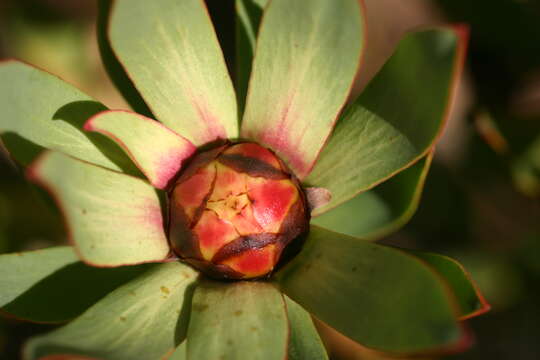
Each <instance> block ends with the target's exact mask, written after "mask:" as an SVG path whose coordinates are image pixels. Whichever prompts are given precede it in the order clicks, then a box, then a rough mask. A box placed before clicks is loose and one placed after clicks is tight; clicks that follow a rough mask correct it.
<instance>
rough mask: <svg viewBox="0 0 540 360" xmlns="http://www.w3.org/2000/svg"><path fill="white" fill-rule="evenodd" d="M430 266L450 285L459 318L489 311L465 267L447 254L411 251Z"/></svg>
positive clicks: (463, 318)
mask: <svg viewBox="0 0 540 360" xmlns="http://www.w3.org/2000/svg"><path fill="white" fill-rule="evenodd" d="M411 253H412V254H413V255H414V256H416V257H418V258H420V259H422V260H424V261H425V262H427V263H428V264H429V265H430V266H432V267H433V268H434V269H435V270H436V271H437V272H438V273H439V275H441V276H442V277H443V278H444V279H445V280H446V281H447V283H448V285H450V288H451V290H452V292H453V293H454V295H455V296H456V298H457V300H458V304H459V308H460V310H461V312H460V316H461V318H460V320H465V319H469V318H472V317H475V316H478V315H481V314H484V313H485V312H487V311H489V309H490V306H489V304H488V303H487V302H486V300H485V299H484V296H482V293H481V292H480V289H479V288H478V286H477V285H476V283H475V282H474V280H473V279H472V278H471V276H470V275H469V273H468V272H467V271H466V270H465V268H464V267H463V266H462V265H461V264H460V263H458V262H457V261H456V260H454V259H451V258H449V257H447V256H443V255H438V254H431V253H422V252H418V251H413V252H411Z"/></svg>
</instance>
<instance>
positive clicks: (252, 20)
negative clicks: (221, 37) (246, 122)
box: [235, 0, 268, 113]
mask: <svg viewBox="0 0 540 360" xmlns="http://www.w3.org/2000/svg"><path fill="white" fill-rule="evenodd" d="M267 3H268V0H236V2H235V4H236V74H235V75H236V79H235V80H236V81H235V88H236V101H237V102H238V108H239V112H240V113H243V110H244V105H245V101H246V96H247V89H248V83H249V75H250V74H251V63H252V62H253V56H254V54H255V45H256V43H257V32H258V30H259V24H260V23H261V18H262V15H263V10H264V8H265V6H266V4H267Z"/></svg>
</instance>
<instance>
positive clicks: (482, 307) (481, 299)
mask: <svg viewBox="0 0 540 360" xmlns="http://www.w3.org/2000/svg"><path fill="white" fill-rule="evenodd" d="M435 255H437V256H441V257H444V258H446V259H447V260H449V261H451V262H452V263H454V264H456V265H457V266H458V268H459V269H460V270H461V271H462V272H463V274H465V277H466V278H467V280H468V281H469V283H470V284H471V286H472V287H473V289H474V292H475V294H476V296H477V297H478V301H479V302H480V307H479V308H478V309H477V310H475V311H473V312H471V313H468V314H465V315H462V316H460V317H459V320H460V321H465V320H468V319H472V318H475V317H477V316H480V315H483V314H485V313H487V312H489V311H490V310H491V305H490V304H489V303H488V302H487V300H486V298H485V297H484V295H483V294H482V291H481V290H480V288H479V287H478V284H477V283H476V281H474V279H473V278H472V276H471V274H470V273H469V272H468V271H467V269H465V267H464V266H463V265H462V264H461V263H460V262H459V261H457V260H455V259H453V258H451V257H449V256H446V255H441V254H435ZM420 260H422V259H420ZM422 261H424V260H422ZM425 263H426V265H428V266H430V267H431V265H429V264H428V263H427V262H425ZM433 270H434V271H437V270H435V268H433Z"/></svg>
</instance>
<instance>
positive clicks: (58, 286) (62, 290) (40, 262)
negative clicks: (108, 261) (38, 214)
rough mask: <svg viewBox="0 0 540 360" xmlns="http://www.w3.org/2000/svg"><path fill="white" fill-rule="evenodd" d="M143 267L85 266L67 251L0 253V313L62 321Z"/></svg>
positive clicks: (74, 315)
mask: <svg viewBox="0 0 540 360" xmlns="http://www.w3.org/2000/svg"><path fill="white" fill-rule="evenodd" d="M147 268H148V267H147V266H142V265H141V266H131V267H122V268H117V269H103V268H96V267H91V266H87V265H85V264H83V263H81V262H78V258H77V256H76V255H75V252H74V251H73V249H72V248H71V247H57V248H50V249H46V250H37V251H31V252H24V253H15V254H4V255H0V287H1V288H2V289H4V291H3V293H2V294H0V306H1V307H2V308H1V311H3V312H6V313H8V314H10V315H12V316H15V317H16V318H19V319H24V320H29V321H37V322H62V321H67V320H70V319H72V318H74V317H76V316H78V315H80V314H81V313H82V312H83V311H85V310H86V309H88V308H89V307H90V306H91V305H93V304H94V303H96V302H97V301H98V300H99V299H101V298H102V297H103V296H105V295H107V294H108V293H110V292H111V291H113V290H114V289H115V288H117V287H118V286H120V285H121V284H123V283H125V282H127V281H129V280H131V279H133V278H134V277H136V276H137V275H140V274H141V273H142V272H143V271H145V270H146V269H147ZM37 299H38V300H39V301H36V300H37Z"/></svg>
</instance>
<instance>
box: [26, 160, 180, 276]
mask: <svg viewBox="0 0 540 360" xmlns="http://www.w3.org/2000/svg"><path fill="white" fill-rule="evenodd" d="M51 153H52V151H50V150H49V151H44V152H43V154H41V155H39V156H38V158H37V159H36V160H34V162H33V163H32V164H30V166H28V168H27V169H26V171H25V175H26V178H27V179H28V180H29V181H30V182H32V183H34V184H36V185H39V186H41V187H42V188H43V189H45V190H46V191H47V193H49V195H50V196H51V198H52V199H53V201H54V203H55V204H56V207H57V208H58V209H59V210H60V212H61V213H62V222H63V224H64V229H65V230H66V235H67V239H68V243H69V245H70V246H72V247H73V250H74V251H75V254H76V255H77V257H78V258H79V259H80V260H81V261H82V262H83V263H85V264H86V265H88V266H93V267H97V268H116V267H121V266H131V265H142V264H161V263H166V262H170V261H169V260H168V259H169V258H170V256H171V251H170V250H169V254H167V255H166V256H165V257H164V258H163V259H160V260H148V261H140V262H133V263H121V264H114V265H110V264H100V263H97V262H94V261H91V260H90V259H88V258H86V257H85V256H84V255H83V254H82V252H81V250H80V249H79V246H78V245H77V243H76V242H75V240H74V239H73V232H72V229H71V226H70V224H69V222H68V220H67V216H66V211H65V209H64V206H63V205H62V202H61V200H60V197H59V196H58V194H57V193H56V191H55V190H54V188H53V187H52V186H51V185H50V184H48V183H47V181H46V180H45V179H43V178H42V177H41V174H40V173H39V169H40V167H41V165H42V163H43V162H44V161H45V160H46V158H47V157H48V156H49V155H50V154H51ZM62 154H63V153H62ZM63 155H65V154H63ZM65 156H69V155H65ZM69 157H71V158H72V159H74V160H77V161H80V162H83V163H85V164H88V165H90V166H96V167H99V168H102V169H105V170H108V171H112V170H110V169H107V168H105V167H102V166H99V165H96V164H92V163H89V162H87V161H84V160H80V159H77V158H74V157H72V156H69ZM113 172H115V171H113ZM118 174H122V175H124V176H129V177H131V178H134V179H138V180H141V179H140V178H138V177H135V176H131V175H128V174H124V173H119V172H118ZM161 213H163V212H161ZM162 216H163V215H162ZM163 224H164V225H165V221H164V222H163ZM163 231H164V233H165V234H166V233H167V232H166V231H165V229H163Z"/></svg>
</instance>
